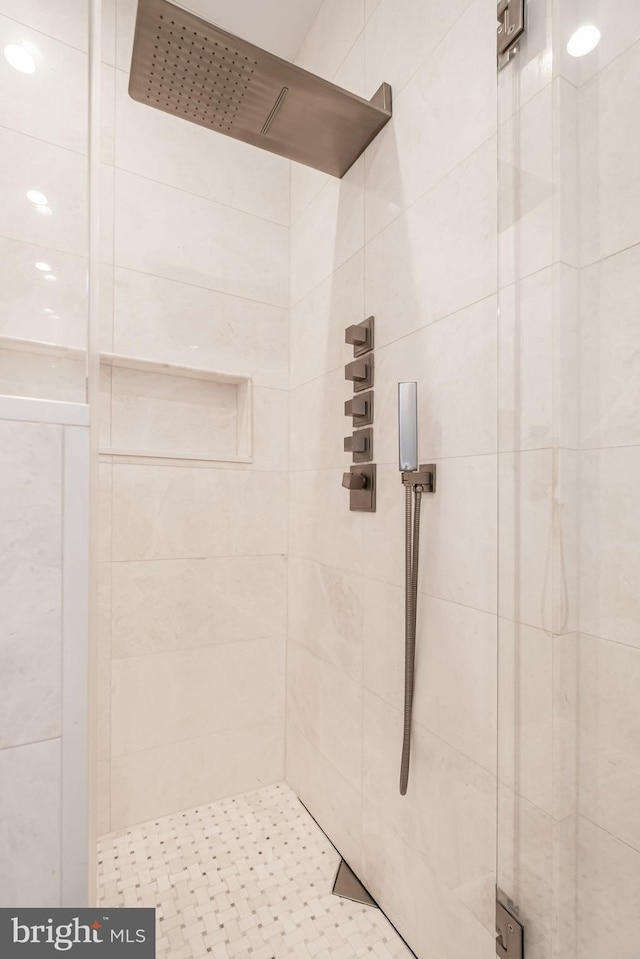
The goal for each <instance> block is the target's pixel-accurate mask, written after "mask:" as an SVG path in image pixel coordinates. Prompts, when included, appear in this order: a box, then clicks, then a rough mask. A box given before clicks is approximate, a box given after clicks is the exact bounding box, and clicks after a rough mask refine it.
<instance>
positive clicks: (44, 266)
mask: <svg viewBox="0 0 640 959" xmlns="http://www.w3.org/2000/svg"><path fill="white" fill-rule="evenodd" d="M35 267H36V270H42V271H43V273H48V272H49V270H50V269H51V267H50V266H49V264H48V263H44V262H43V261H42V260H38V262H37V263H36V264H35Z"/></svg>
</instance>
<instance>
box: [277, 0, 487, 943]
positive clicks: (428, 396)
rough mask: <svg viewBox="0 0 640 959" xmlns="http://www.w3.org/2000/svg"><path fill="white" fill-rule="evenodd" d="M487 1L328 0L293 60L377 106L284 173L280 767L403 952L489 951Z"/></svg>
mask: <svg viewBox="0 0 640 959" xmlns="http://www.w3.org/2000/svg"><path fill="white" fill-rule="evenodd" d="M494 46H495V7H494V6H493V5H492V4H491V3H489V2H488V0H475V2H466V0H462V2H455V3H448V4H445V5H442V4H435V3H424V2H418V0H403V2H400V3H399V2H397V0H380V2H379V3H375V2H374V3H370V2H365V0H347V2H333V0H325V3H324V4H323V6H322V8H321V10H320V13H319V16H318V19H317V20H316V22H315V23H314V26H313V28H312V30H311V32H310V34H309V35H308V37H307V40H306V42H305V44H304V46H303V48H302V51H301V54H300V57H299V58H298V62H299V63H300V65H302V66H304V67H307V68H309V69H312V70H315V71H317V72H319V73H320V74H321V75H323V76H326V77H327V78H330V79H333V80H335V81H336V82H338V83H340V84H342V85H344V86H346V87H348V88H349V89H351V90H353V91H354V92H356V93H358V94H360V95H362V96H366V97H370V96H372V95H373V93H374V92H375V91H376V89H377V88H378V86H379V85H380V83H381V82H383V81H387V82H389V83H390V84H391V86H392V88H393V96H394V108H393V109H394V116H393V120H392V121H391V123H389V124H388V126H387V127H386V128H385V129H384V130H383V132H382V133H381V134H380V135H379V136H378V138H377V139H376V140H375V141H374V142H373V143H372V145H371V146H370V147H369V149H368V150H367V152H366V154H365V156H364V157H362V158H360V160H358V161H357V163H356V164H355V165H354V166H353V168H352V169H351V170H350V171H349V172H348V173H347V175H346V176H345V178H344V179H343V180H342V181H336V180H330V179H329V178H327V177H324V176H322V175H320V174H316V173H314V172H313V171H308V170H303V169H300V168H298V167H296V166H294V167H293V168H292V182H291V187H292V196H291V302H292V312H291V431H290V436H291V452H292V456H291V475H290V579H289V597H290V598H289V651H288V685H287V695H288V708H287V778H288V780H289V781H290V782H291V784H292V785H293V787H294V788H295V789H296V790H297V791H298V793H299V795H300V796H301V798H302V800H303V802H304V803H305V804H307V805H308V807H309V808H310V810H311V812H312V814H313V815H314V816H315V817H316V818H317V819H318V821H319V822H320V824H321V825H322V827H323V828H324V829H325V830H326V831H327V833H328V834H329V836H330V837H331V839H332V840H333V842H334V843H335V844H336V845H337V847H338V849H339V850H340V852H341V853H342V854H343V855H344V857H345V858H346V859H347V861H348V862H349V863H350V864H351V865H352V866H353V868H354V869H355V870H356V872H357V873H358V875H359V876H360V877H361V879H362V880H363V882H364V883H365V884H366V885H367V887H368V888H369V889H370V891H371V892H372V894H373V895H374V896H375V897H376V899H377V900H378V902H379V903H380V905H381V907H382V908H383V909H384V910H385V911H386V912H387V914H388V915H389V917H390V919H391V920H392V922H393V923H394V924H395V925H396V926H397V928H398V929H399V930H400V932H401V934H402V935H403V936H404V937H405V938H406V939H407V941H408V942H409V944H410V945H411V946H412V948H413V949H414V950H415V951H416V953H417V954H418V955H420V956H425V957H426V956H431V955H435V954H442V953H443V951H444V952H445V953H446V955H447V957H448V959H457V957H461V959H462V957H465V959H466V957H468V956H470V955H473V956H486V957H487V959H488V957H490V956H492V955H494V954H495V946H494V907H493V898H494V885H495V871H494V869H495V797H496V781H495V772H496V770H495V742H496V715H495V704H496V632H497V630H496V611H497V610H496V590H497V582H496V546H497V543H496V495H497V441H498V438H497V428H496V420H497V417H496V404H497V367H496V364H497V342H496V339H497V322H496V247H497V232H496V89H495V60H494ZM369 314H374V315H375V317H376V351H375V357H376V383H375V403H376V413H375V425H374V437H375V439H374V444H375V447H374V449H375V452H374V459H375V461H376V462H377V463H378V478H379V488H378V509H377V513H375V514H374V515H366V514H364V515H363V514H358V513H350V512H349V508H348V494H347V493H346V492H345V490H343V489H342V488H341V485H340V484H341V473H342V470H343V469H345V468H347V465H348V463H349V458H348V457H347V456H345V454H344V453H343V452H342V437H343V436H344V435H345V434H346V433H348V432H349V427H350V422H351V421H350V420H348V419H346V418H345V417H344V416H343V402H344V400H345V399H346V398H347V397H348V396H349V395H350V393H351V390H350V384H346V383H345V381H344V372H343V366H344V364H345V363H346V362H348V360H349V358H350V350H349V349H348V348H347V347H346V346H345V345H344V328H345V327H346V326H348V325H349V324H351V323H355V322H358V321H359V320H362V319H364V318H365V317H366V316H367V315H369ZM411 379H417V380H418V381H419V398H420V399H419V401H420V457H421V461H422V462H431V461H435V462H437V466H438V492H437V493H436V495H435V496H434V497H430V496H428V497H425V502H424V507H423V510H424V512H423V519H422V537H423V544H424V546H423V552H422V568H421V576H420V596H419V609H418V617H419V625H418V631H419V635H418V654H417V680H416V700H415V706H414V745H413V753H412V768H411V778H410V785H409V792H408V794H407V796H406V797H405V798H404V799H403V798H401V797H400V796H399V795H398V777H399V764H400V750H401V743H402V730H401V709H402V670H403V644H404V633H403V602H404V593H403V586H402V584H403V559H404V554H403V518H402V514H403V502H404V496H403V490H402V486H401V483H400V479H399V475H398V471H397V454H396V423H395V416H396V397H395V394H396V384H397V382H398V381H399V380H411Z"/></svg>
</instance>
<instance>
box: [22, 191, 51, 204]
mask: <svg viewBox="0 0 640 959" xmlns="http://www.w3.org/2000/svg"><path fill="white" fill-rule="evenodd" d="M27 200H31V202H32V203H40V204H42V205H43V206H46V205H47V203H48V202H49V201H48V200H47V198H46V196H45V195H44V193H41V192H40V190H27Z"/></svg>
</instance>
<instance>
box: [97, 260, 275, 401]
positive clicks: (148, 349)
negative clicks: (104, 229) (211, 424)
mask: <svg viewBox="0 0 640 959" xmlns="http://www.w3.org/2000/svg"><path fill="white" fill-rule="evenodd" d="M114 306H115V317H114V350H115V352H117V353H124V354H126V355H129V356H140V357H144V358H147V359H153V360H162V361H165V362H170V363H178V364H182V365H184V366H197V367H204V368H205V369H212V370H218V371H220V372H223V373H239V374H244V375H246V376H252V377H253V379H254V382H255V383H256V385H259V386H269V387H274V388H277V389H286V387H287V383H288V370H287V362H288V359H287V343H288V330H287V315H286V312H285V311H284V310H283V309H282V308H280V307H275V306H270V305H268V304H265V303H258V302H256V301H255V300H252V299H247V298H245V297H238V296H230V295H227V294H224V293H217V292H215V291H214V290H207V289H204V288H203V287H198V286H191V285H187V284H185V283H179V282H176V281H174V280H170V279H167V278H166V277H157V276H149V275H147V274H144V273H138V272H134V271H131V270H123V269H119V268H118V269H116V271H115V304H114Z"/></svg>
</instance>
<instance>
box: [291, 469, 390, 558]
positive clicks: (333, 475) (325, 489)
mask: <svg viewBox="0 0 640 959" xmlns="http://www.w3.org/2000/svg"><path fill="white" fill-rule="evenodd" d="M341 479H342V471H340V470H318V471H316V472H300V473H295V472H292V473H291V476H290V478H289V533H290V535H289V553H290V555H291V556H300V557H303V558H304V559H310V560H315V562H317V563H324V564H325V565H327V566H336V567H337V568H338V569H344V570H350V571H351V572H358V571H360V570H362V559H363V553H362V549H363V543H362V530H363V525H362V521H363V519H364V520H373V519H374V517H372V516H367V517H363V516H361V515H359V514H358V513H352V512H350V510H349V494H348V493H347V491H346V490H344V489H343V488H342V486H341V485H340V484H341Z"/></svg>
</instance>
